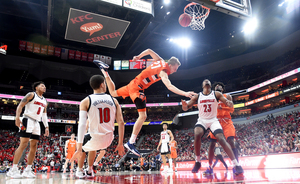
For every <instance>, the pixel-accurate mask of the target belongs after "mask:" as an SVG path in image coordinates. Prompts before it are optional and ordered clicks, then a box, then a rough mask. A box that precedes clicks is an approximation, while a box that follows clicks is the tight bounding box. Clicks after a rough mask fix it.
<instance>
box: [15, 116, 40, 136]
mask: <svg viewBox="0 0 300 184" xmlns="http://www.w3.org/2000/svg"><path fill="white" fill-rule="evenodd" d="M40 135H41V126H40V123H39V122H38V121H36V120H34V119H32V118H28V117H24V118H23V119H22V126H21V127H20V128H19V132H18V136H19V137H25V138H30V139H36V140H39V137H40Z"/></svg>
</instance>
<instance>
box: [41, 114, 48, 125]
mask: <svg viewBox="0 0 300 184" xmlns="http://www.w3.org/2000/svg"><path fill="white" fill-rule="evenodd" d="M42 121H43V124H44V126H45V128H47V127H49V125H48V117H47V113H43V116H42Z"/></svg>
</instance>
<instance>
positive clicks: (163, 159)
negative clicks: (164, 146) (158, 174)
mask: <svg viewBox="0 0 300 184" xmlns="http://www.w3.org/2000/svg"><path fill="white" fill-rule="evenodd" d="M160 156H161V159H162V161H163V164H164V170H163V172H167V171H168V165H167V159H166V155H165V154H163V153H161V154H160Z"/></svg>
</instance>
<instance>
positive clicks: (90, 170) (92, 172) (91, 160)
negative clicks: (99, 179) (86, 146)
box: [86, 151, 96, 178]
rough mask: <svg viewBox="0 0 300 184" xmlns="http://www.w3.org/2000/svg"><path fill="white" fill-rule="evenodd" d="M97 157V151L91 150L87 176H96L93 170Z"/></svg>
mask: <svg viewBox="0 0 300 184" xmlns="http://www.w3.org/2000/svg"><path fill="white" fill-rule="evenodd" d="M95 158H96V151H89V154H88V169H87V172H86V176H87V178H93V177H94V171H93V163H94V160H95Z"/></svg>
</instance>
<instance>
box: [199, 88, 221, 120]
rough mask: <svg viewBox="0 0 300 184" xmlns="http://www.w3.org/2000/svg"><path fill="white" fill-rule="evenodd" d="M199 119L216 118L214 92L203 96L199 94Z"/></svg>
mask: <svg viewBox="0 0 300 184" xmlns="http://www.w3.org/2000/svg"><path fill="white" fill-rule="evenodd" d="M198 109H199V119H212V118H216V117H217V113H218V110H217V109H218V101H217V99H216V95H215V91H211V93H210V94H208V95H204V94H203V93H202V92H200V93H199V97H198Z"/></svg>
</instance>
